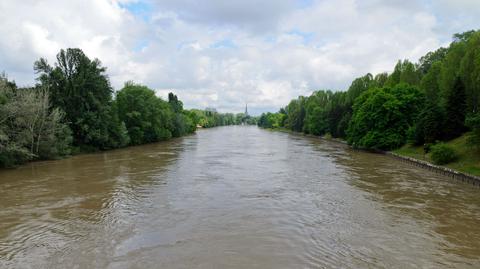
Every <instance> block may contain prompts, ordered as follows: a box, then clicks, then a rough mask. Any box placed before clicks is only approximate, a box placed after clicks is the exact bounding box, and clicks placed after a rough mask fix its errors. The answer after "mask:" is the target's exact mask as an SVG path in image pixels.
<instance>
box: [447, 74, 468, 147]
mask: <svg viewBox="0 0 480 269" xmlns="http://www.w3.org/2000/svg"><path fill="white" fill-rule="evenodd" d="M466 109H467V104H466V96H465V85H464V84H463V81H462V79H461V78H460V77H457V78H456V80H455V84H454V85H453V88H452V90H450V91H449V92H448V95H447V96H446V105H445V126H444V133H445V138H446V139H453V138H455V137H458V136H459V135H461V134H462V133H463V132H465V131H466V128H465V115H466Z"/></svg>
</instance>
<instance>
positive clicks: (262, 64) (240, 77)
mask: <svg viewBox="0 0 480 269" xmlns="http://www.w3.org/2000/svg"><path fill="white" fill-rule="evenodd" d="M145 1H147V2H145V3H142V2H139V1H137V0H121V1H115V0H96V1H94V0H88V1H80V0H72V1H60V0H53V1H41V2H40V1H33V0H31V1H14V0H2V1H0V34H1V36H2V38H1V39H0V70H5V71H6V72H7V73H8V74H9V76H10V77H11V78H13V79H15V80H16V81H17V82H18V83H19V84H20V85H27V84H32V83H34V74H33V70H32V66H33V62H34V61H35V60H37V59H38V58H40V57H46V58H47V59H49V61H50V62H53V61H54V59H55V54H56V53H57V52H58V50H59V49H60V48H66V47H80V48H82V49H83V50H84V51H85V52H86V54H87V55H88V56H89V57H92V58H93V57H97V58H99V59H100V60H101V61H102V63H103V64H104V65H105V66H106V67H107V68H108V74H109V75H110V78H111V81H112V85H113V86H114V87H115V88H116V89H119V88H120V87H121V86H122V85H123V83H124V82H125V81H127V80H134V81H137V82H141V83H145V84H147V85H148V86H150V87H152V88H155V89H158V94H159V95H160V96H166V93H167V92H168V91H170V90H173V91H175V92H176V93H177V94H178V95H179V97H180V98H181V99H182V100H183V101H184V103H185V106H186V107H199V108H203V107H206V106H210V107H211V106H214V107H217V108H218V109H219V110H221V111H234V112H239V111H243V109H244V104H245V102H248V103H249V110H252V111H257V112H258V111H264V110H276V109H278V108H279V107H281V106H283V105H286V104H287V102H288V101H289V100H290V99H291V98H294V97H296V96H298V95H306V94H309V93H310V92H311V91H312V90H315V89H333V90H341V89H346V88H347V87H348V85H349V83H350V82H351V81H352V80H353V79H354V78H355V77H357V76H361V75H363V74H365V73H367V72H372V73H378V72H383V71H390V70H391V69H393V66H394V64H395V62H396V61H397V60H398V59H400V58H409V59H411V60H414V61H415V60H417V59H418V58H419V57H420V56H422V55H423V54H425V53H426V52H428V51H429V50H433V49H436V48H437V47H439V46H442V45H445V44H446V42H448V41H449V40H450V36H451V35H452V34H453V33H455V32H461V31H465V30H470V29H471V27H472V26H474V25H478V22H479V19H478V18H477V17H478V16H476V14H478V11H479V10H480V4H479V2H478V1H469V0H461V1H450V0H440V1H434V2H432V1H415V0H406V1H405V0H403V1H399V0H398V1H397V0H394V1H380V0H363V1H359V0H336V1H333V0H318V1H311V3H310V1H305V0H297V1H295V0H281V1H279V0H265V1H254V0H243V1H221V0H210V1H201V2H199V1H193V0H175V1H173V0H163V1H153V0H145ZM459 14H461V16H460V15H459Z"/></svg>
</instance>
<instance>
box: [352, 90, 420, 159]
mask: <svg viewBox="0 0 480 269" xmlns="http://www.w3.org/2000/svg"><path fill="white" fill-rule="evenodd" d="M422 101H423V96H422V94H421V92H420V91H419V90H418V89H417V88H416V87H413V86H409V85H407V84H399V85H397V86H395V87H393V88H390V87H385V88H375V89H370V90H368V91H367V92H365V93H363V94H362V95H361V96H360V97H359V98H357V99H356V102H355V104H354V106H353V115H352V119H351V121H350V124H349V127H348V130H347V140H348V142H349V144H351V145H353V146H355V147H361V148H372V149H383V150H390V149H394V148H397V147H400V146H402V145H403V144H404V143H405V142H406V137H407V130H408V129H409V128H410V127H411V126H412V125H413V122H414V118H415V117H416V115H417V114H418V111H419V108H420V105H421V104H422Z"/></svg>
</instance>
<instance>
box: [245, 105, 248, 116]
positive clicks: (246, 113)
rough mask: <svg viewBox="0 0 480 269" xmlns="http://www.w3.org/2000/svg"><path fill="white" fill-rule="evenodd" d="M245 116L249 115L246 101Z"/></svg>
mask: <svg viewBox="0 0 480 269" xmlns="http://www.w3.org/2000/svg"><path fill="white" fill-rule="evenodd" d="M245 116H248V103H245Z"/></svg>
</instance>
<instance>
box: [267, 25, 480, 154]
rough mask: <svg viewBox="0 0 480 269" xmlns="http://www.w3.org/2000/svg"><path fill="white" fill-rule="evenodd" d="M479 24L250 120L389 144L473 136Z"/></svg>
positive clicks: (479, 78)
mask: <svg viewBox="0 0 480 269" xmlns="http://www.w3.org/2000/svg"><path fill="white" fill-rule="evenodd" d="M479 103H480V31H468V32H465V33H461V34H455V35H454V38H453V42H452V43H451V44H450V46H449V47H447V48H439V49H438V50H436V51H433V52H429V53H427V54H426V55H425V56H423V57H421V58H420V60H419V62H418V63H412V62H410V61H408V60H403V61H398V63H397V64H396V65H395V67H394V70H393V72H392V73H391V74H387V73H380V74H378V75H376V76H373V75H372V74H367V75H365V76H362V77H359V78H357V79H355V80H354V81H353V82H352V84H351V85H350V87H349V88H348V90H347V91H344V92H332V91H323V90H321V91H315V92H313V93H312V95H310V96H308V97H304V96H300V97H299V98H297V99H294V100H292V101H291V102H290V103H289V104H288V105H287V106H286V107H285V108H282V109H281V110H280V111H279V112H277V113H264V114H262V115H261V116H260V118H259V121H258V125H259V126H261V127H265V128H287V129H290V130H292V131H297V132H304V133H308V134H314V135H326V134H330V135H331V136H333V137H338V138H343V139H345V140H347V141H348V142H349V143H350V144H351V145H353V146H355V147H360V148H368V149H384V150H391V149H394V148H398V147H400V146H402V145H404V144H405V143H407V142H412V143H413V144H416V145H421V144H425V143H427V144H430V143H436V142H437V141H445V140H449V139H453V138H456V137H458V136H460V135H462V134H463V133H465V132H467V131H470V130H471V131H472V134H471V136H470V141H471V143H472V144H475V145H477V144H478V143H479V141H480V120H479V119H480V111H479Z"/></svg>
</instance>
